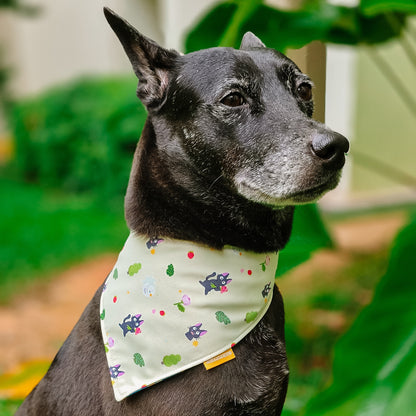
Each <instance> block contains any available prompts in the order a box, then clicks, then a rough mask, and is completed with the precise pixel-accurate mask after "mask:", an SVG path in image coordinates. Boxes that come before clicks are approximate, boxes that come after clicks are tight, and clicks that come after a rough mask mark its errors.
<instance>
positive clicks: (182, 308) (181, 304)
mask: <svg viewBox="0 0 416 416" xmlns="http://www.w3.org/2000/svg"><path fill="white" fill-rule="evenodd" d="M190 304H191V298H190V297H189V296H188V295H183V296H182V300H181V301H179V302H177V303H174V305H175V306H176V307H177V308H178V309H179V311H180V312H185V306H188V305H190Z"/></svg>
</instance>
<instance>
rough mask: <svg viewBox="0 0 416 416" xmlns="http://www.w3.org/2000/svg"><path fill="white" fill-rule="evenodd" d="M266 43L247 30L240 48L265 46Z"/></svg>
mask: <svg viewBox="0 0 416 416" xmlns="http://www.w3.org/2000/svg"><path fill="white" fill-rule="evenodd" d="M265 47H266V45H265V44H264V43H263V42H262V41H261V40H260V39H259V38H258V37H257V36H256V35H255V34H254V33H252V32H246V33H245V35H244V36H243V39H242V41H241V45H240V49H243V50H244V49H252V48H265Z"/></svg>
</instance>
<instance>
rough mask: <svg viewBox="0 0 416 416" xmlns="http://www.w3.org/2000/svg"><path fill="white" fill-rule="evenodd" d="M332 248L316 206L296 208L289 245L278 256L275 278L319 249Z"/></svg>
mask: <svg viewBox="0 0 416 416" xmlns="http://www.w3.org/2000/svg"><path fill="white" fill-rule="evenodd" d="M325 247H326V248H330V247H333V243H332V240H331V237H330V235H329V233H328V231H327V229H326V227H325V225H324V223H323V221H322V219H321V215H320V213H319V210H318V207H317V206H316V205H303V206H299V207H296V209H295V217H294V221H293V229H292V234H291V236H290V240H289V243H288V244H287V246H286V247H285V248H284V249H283V250H282V251H281V253H280V255H279V266H278V268H277V276H281V275H282V274H284V273H286V272H287V271H289V270H290V269H292V268H294V267H296V266H297V265H299V264H301V263H303V262H304V261H306V260H307V259H309V257H310V256H311V254H312V253H313V252H314V251H315V250H318V249H320V248H325Z"/></svg>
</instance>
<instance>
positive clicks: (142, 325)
mask: <svg viewBox="0 0 416 416" xmlns="http://www.w3.org/2000/svg"><path fill="white" fill-rule="evenodd" d="M277 259H278V254H277V253H268V254H257V253H252V252H245V251H240V250H238V249H233V248H225V249H223V250H214V249H211V248H209V247H207V246H204V245H199V244H195V243H191V242H187V241H180V240H171V239H162V238H159V239H157V238H156V239H151V240H149V239H146V238H145V237H142V236H138V235H134V234H130V236H129V238H128V239H127V241H126V244H125V245H124V248H123V250H122V251H121V253H120V255H119V258H118V260H117V263H116V265H115V266H114V269H113V270H112V272H111V273H110V275H109V276H108V278H107V281H106V283H105V285H104V289H103V293H102V295H101V306H100V307H101V329H102V335H103V339H104V344H105V349H106V352H107V360H108V365H109V369H110V377H111V381H112V384H113V388H114V394H115V398H116V400H118V401H120V400H122V399H124V398H125V397H127V396H129V395H130V394H133V393H135V392H137V391H138V390H141V389H143V388H145V387H148V386H150V385H151V384H154V383H157V382H159V381H161V380H163V379H165V378H167V377H171V376H173V375H174V374H177V373H180V372H182V371H184V370H186V369H188V368H191V367H194V366H196V365H198V364H201V363H203V362H205V361H207V360H209V359H211V358H213V357H215V356H217V355H219V354H222V353H224V351H227V350H229V349H230V347H232V346H233V345H235V344H236V343H237V342H239V341H240V340H241V339H243V338H244V337H245V336H246V335H247V334H248V333H249V332H250V331H251V330H252V329H253V328H254V327H255V326H256V325H257V324H258V322H259V321H260V320H261V318H262V317H263V315H264V314H265V313H266V311H267V309H268V307H269V305H270V303H271V300H272V294H273V285H274V278H275V271H276V268H277Z"/></svg>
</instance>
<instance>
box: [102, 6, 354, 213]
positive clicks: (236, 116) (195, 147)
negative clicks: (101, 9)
mask: <svg viewBox="0 0 416 416" xmlns="http://www.w3.org/2000/svg"><path fill="white" fill-rule="evenodd" d="M105 14H106V17H107V20H108V21H109V23H110V25H111V26H112V28H113V30H114V31H115V32H116V34H117V36H118V37H119V39H120V41H121V43H122V45H123V47H124V49H125V51H126V53H127V55H128V57H129V59H130V61H131V63H132V66H133V69H134V71H135V73H136V75H137V77H138V78H139V84H138V90H137V94H138V97H139V98H140V99H141V100H142V102H143V103H144V104H145V105H146V107H147V109H148V111H149V115H150V117H151V118H152V120H154V121H155V122H154V123H153V126H154V128H155V131H156V138H157V141H158V142H157V146H158V149H159V150H160V152H162V154H163V156H165V157H164V159H165V160H166V161H168V162H167V163H168V166H169V170H170V173H171V175H172V177H173V178H174V179H175V180H176V182H177V183H180V184H183V185H185V186H186V187H187V189H188V191H189V192H191V193H194V194H198V195H199V197H200V198H203V197H204V195H205V194H206V193H207V191H209V190H211V189H212V188H213V187H216V186H222V187H223V188H224V189H227V190H228V191H229V192H230V194H238V195H239V196H242V197H244V198H245V199H247V200H249V201H253V202H256V203H261V204H265V205H272V206H277V207H283V206H288V205H296V204H302V203H308V202H312V201H314V200H316V199H317V198H319V197H320V196H322V195H323V194H324V193H325V192H326V191H328V190H330V189H333V188H334V187H335V186H336V185H337V183H338V181H339V177H340V171H341V168H342V167H343V165H344V162H345V153H346V152H347V151H348V147H349V144H348V141H347V139H345V138H344V137H343V136H342V135H340V134H338V133H335V132H333V131H331V130H330V129H328V128H327V127H326V126H324V125H323V124H321V123H319V122H317V121H314V120H312V119H311V116H312V112H313V101H312V87H313V84H312V82H311V80H310V79H309V78H308V76H306V75H305V74H303V73H302V72H301V71H300V70H299V68H298V67H297V66H296V65H295V64H294V63H293V62H292V61H291V60H290V59H288V58H287V57H286V56H284V55H283V54H281V53H279V52H277V51H275V50H273V49H269V48H266V47H265V45H264V44H263V43H262V42H261V41H260V40H259V39H258V38H257V37H256V36H255V35H253V34H252V33H247V34H246V35H245V36H244V38H243V40H242V43H241V47H240V49H238V50H236V49H232V48H212V49H205V50H201V51H198V52H194V53H190V54H187V55H180V54H179V53H177V52H175V51H171V50H166V49H164V48H162V47H160V46H159V45H157V44H156V43H155V42H153V41H151V40H150V39H148V38H146V37H144V36H143V35H141V34H140V33H138V32H137V31H136V30H135V29H134V28H133V27H132V26H130V25H129V24H128V23H127V22H126V21H124V20H123V19H121V18H120V17H118V16H117V15H115V14H114V13H113V12H111V11H110V10H108V9H105ZM156 121H157V122H156Z"/></svg>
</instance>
